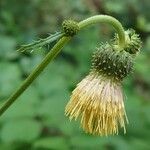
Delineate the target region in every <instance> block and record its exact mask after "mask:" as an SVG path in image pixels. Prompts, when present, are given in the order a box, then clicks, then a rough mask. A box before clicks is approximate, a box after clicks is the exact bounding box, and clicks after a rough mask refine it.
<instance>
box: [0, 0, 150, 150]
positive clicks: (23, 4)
mask: <svg viewBox="0 0 150 150" xmlns="http://www.w3.org/2000/svg"><path fill="white" fill-rule="evenodd" d="M149 9H150V5H149V1H148V0H145V1H140V0H132V1H129V0H127V1H119V0H114V1H111V0H108V1H104V0H88V1H86V0H76V1H75V0H74V1H71V0H61V1H56V0H30V1H29V0H11V1H10V0H1V1H0V104H2V103H3V102H4V100H5V99H6V98H8V96H9V95H10V94H11V93H12V92H13V91H14V90H15V89H16V88H17V87H18V86H19V85H20V84H21V83H22V81H23V80H24V79H25V78H26V77H27V75H28V74H29V73H30V72H31V71H32V70H33V68H34V67H35V66H36V65H38V64H39V63H40V62H41V60H42V58H43V57H44V56H45V54H46V53H47V48H46V49H44V48H43V49H41V50H38V51H35V52H33V53H19V52H16V49H17V48H18V46H19V45H21V44H28V43H30V42H31V41H33V40H36V39H37V40H38V38H37V37H40V38H43V37H47V34H48V33H54V31H58V30H60V26H61V23H62V21H63V20H64V19H66V18H74V19H75V20H82V19H84V18H86V17H89V16H91V15H94V14H100V13H102V14H108V15H112V16H114V17H116V18H118V19H119V20H120V21H121V22H122V24H123V25H124V26H125V27H126V28H129V27H132V28H134V29H135V30H137V32H138V33H139V34H140V36H141V37H142V40H143V47H142V51H141V53H140V55H139V56H138V58H137V60H136V63H135V71H134V73H133V74H131V76H130V77H127V78H126V80H125V81H124V84H123V88H124V89H125V97H127V98H125V103H126V109H127V114H128V117H129V121H130V124H129V125H128V127H127V134H126V135H123V133H122V132H120V135H118V136H112V137H96V136H91V135H87V134H85V133H84V132H83V131H82V129H81V128H79V124H78V123H75V122H70V121H68V118H66V117H65V116H64V108H65V105H66V103H67V101H68V100H69V96H70V94H71V91H72V90H73V89H74V87H75V85H76V84H77V83H78V82H79V81H80V80H81V79H82V78H83V77H84V76H85V75H86V74H87V73H88V71H89V69H90V59H91V54H92V52H93V51H94V49H95V46H98V44H99V43H100V42H102V41H106V40H109V39H110V38H111V37H112V33H113V32H112V29H110V27H109V26H106V25H96V26H93V27H89V29H85V30H83V31H82V32H80V33H79V34H78V35H77V36H75V37H74V38H73V40H72V41H71V43H70V44H68V45H67V47H65V48H64V49H63V51H62V53H61V54H60V55H59V56H58V57H57V58H56V59H55V61H53V63H52V64H50V65H49V66H48V67H47V69H46V70H45V71H44V73H42V75H41V76H40V77H39V78H38V79H37V80H36V81H35V82H34V83H33V84H32V86H31V87H30V88H29V89H28V90H27V91H26V92H25V93H24V94H23V95H22V96H21V97H20V98H19V100H18V101H17V102H15V103H14V104H13V106H12V107H11V108H10V109H9V110H8V111H7V112H6V113H5V114H4V115H3V116H2V117H1V118H0V149H1V150H20V149H21V150H28V149H29V150H30V149H31V150H67V149H68V150H69V149H73V150H77V149H79V150H93V149H94V150H100V149H101V150H110V149H113V150H120V149H121V150H132V149H136V150H143V149H144V150H149V149H150V146H149V142H150V115H149V114H150V78H149V76H150V60H149V58H150V36H149V33H150V30H149V29H150V27H149V26H150V22H149V20H150V16H149Z"/></svg>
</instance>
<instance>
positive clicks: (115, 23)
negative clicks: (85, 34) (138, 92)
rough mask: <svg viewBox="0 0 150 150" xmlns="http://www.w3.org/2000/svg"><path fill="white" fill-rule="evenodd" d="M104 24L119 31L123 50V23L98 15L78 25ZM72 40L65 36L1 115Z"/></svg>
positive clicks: (27, 79) (14, 95)
mask: <svg viewBox="0 0 150 150" xmlns="http://www.w3.org/2000/svg"><path fill="white" fill-rule="evenodd" d="M97 22H104V23H109V24H111V25H112V26H113V27H114V28H115V29H116V31H117V33H118V36H119V43H118V45H119V47H120V48H123V47H124V45H125V33H124V29H123V27H122V25H121V23H120V22H119V21H118V20H116V19H115V18H113V17H111V16H106V15H97V16H93V17H90V18H88V19H86V20H83V21H81V22H79V23H78V26H79V29H80V30H81V29H82V28H84V27H86V26H88V25H91V24H94V23H97ZM70 39H71V36H69V37H66V36H63V37H62V38H61V39H60V40H59V41H58V42H57V43H56V44H55V45H54V47H53V48H52V49H51V50H50V52H49V53H48V54H47V55H46V56H45V58H44V59H43V61H42V62H41V63H40V64H39V65H38V66H37V68H35V70H34V71H33V72H32V73H31V74H30V75H29V76H28V77H27V78H26V80H25V81H24V82H23V84H22V85H21V86H20V87H19V88H18V89H17V90H16V92H14V93H13V94H12V95H11V96H10V97H9V98H8V99H7V100H6V101H5V103H4V104H3V105H2V107H1V108H0V115H2V114H3V113H4V112H5V111H6V110H7V109H8V108H9V107H10V106H11V105H12V104H13V103H14V102H15V100H16V99H17V98H18V97H19V96H20V95H21V94H22V93H23V92H24V91H25V90H26V89H27V88H28V87H29V85H30V84H31V83H32V82H33V81H34V80H35V79H36V78H37V77H38V76H39V75H40V73H41V72H42V71H43V70H44V69H45V67H46V66H47V65H48V64H49V63H50V62H51V61H52V60H53V59H54V58H55V57H56V56H57V54H58V53H59V52H60V51H61V49H62V48H63V47H64V45H65V44H66V43H67V42H68V41H69V40H70Z"/></svg>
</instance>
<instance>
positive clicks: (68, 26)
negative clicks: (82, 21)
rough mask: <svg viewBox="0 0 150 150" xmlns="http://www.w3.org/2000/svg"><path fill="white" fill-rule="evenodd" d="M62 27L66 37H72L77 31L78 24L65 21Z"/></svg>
mask: <svg viewBox="0 0 150 150" xmlns="http://www.w3.org/2000/svg"><path fill="white" fill-rule="evenodd" d="M62 27H63V31H64V33H65V35H66V36H74V35H76V34H77V32H78V31H79V26H78V23H77V22H75V21H73V20H65V21H64V22H63V23H62Z"/></svg>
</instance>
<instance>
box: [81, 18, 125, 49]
mask: <svg viewBox="0 0 150 150" xmlns="http://www.w3.org/2000/svg"><path fill="white" fill-rule="evenodd" d="M98 22H102V23H109V24H111V25H112V26H113V27H114V28H115V30H116V32H117V33H118V37H119V43H118V46H119V47H120V48H124V46H125V31H124V29H123V27H122V25H121V23H120V22H119V21H118V20H117V19H115V18H114V17H111V16H107V15H96V16H93V17H89V18H87V19H85V20H83V21H81V22H80V23H79V24H78V25H79V28H80V29H82V28H84V27H87V26H88V25H91V24H95V23H98Z"/></svg>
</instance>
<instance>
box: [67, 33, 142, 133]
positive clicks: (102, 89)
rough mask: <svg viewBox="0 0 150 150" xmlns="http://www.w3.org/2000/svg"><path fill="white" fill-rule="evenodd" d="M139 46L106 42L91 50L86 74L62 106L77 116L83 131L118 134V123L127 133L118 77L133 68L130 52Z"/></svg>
mask: <svg viewBox="0 0 150 150" xmlns="http://www.w3.org/2000/svg"><path fill="white" fill-rule="evenodd" d="M132 36H133V34H132ZM132 36H131V37H132ZM134 36H135V35H134ZM136 45H137V44H136ZM130 48H133V50H132V51H131V50H130ZM138 49H139V47H133V46H132V45H131V46H130V47H129V46H128V47H127V48H126V49H125V50H118V48H117V47H116V46H115V45H111V44H108V43H106V44H102V45H101V46H100V48H99V49H98V50H97V51H96V52H95V53H94V55H93V59H92V67H91V71H90V73H89V75H87V76H86V77H85V78H84V79H83V80H82V81H81V82H80V83H79V84H78V85H77V87H76V88H75V89H74V91H73V92H72V96H71V99H70V101H69V103H68V104H67V106H66V109H65V114H66V116H69V118H70V120H72V119H75V120H76V119H77V118H80V120H81V126H82V128H83V130H84V131H85V132H87V133H90V134H94V135H100V136H107V135H114V134H118V130H119V127H121V128H123V130H124V133H126V128H125V125H126V123H128V119H127V116H126V111H125V108H124V101H123V93H122V88H121V81H122V80H123V78H125V77H126V76H127V75H128V74H129V73H130V72H131V71H132V68H133V58H134V57H133V52H137V50H138Z"/></svg>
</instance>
